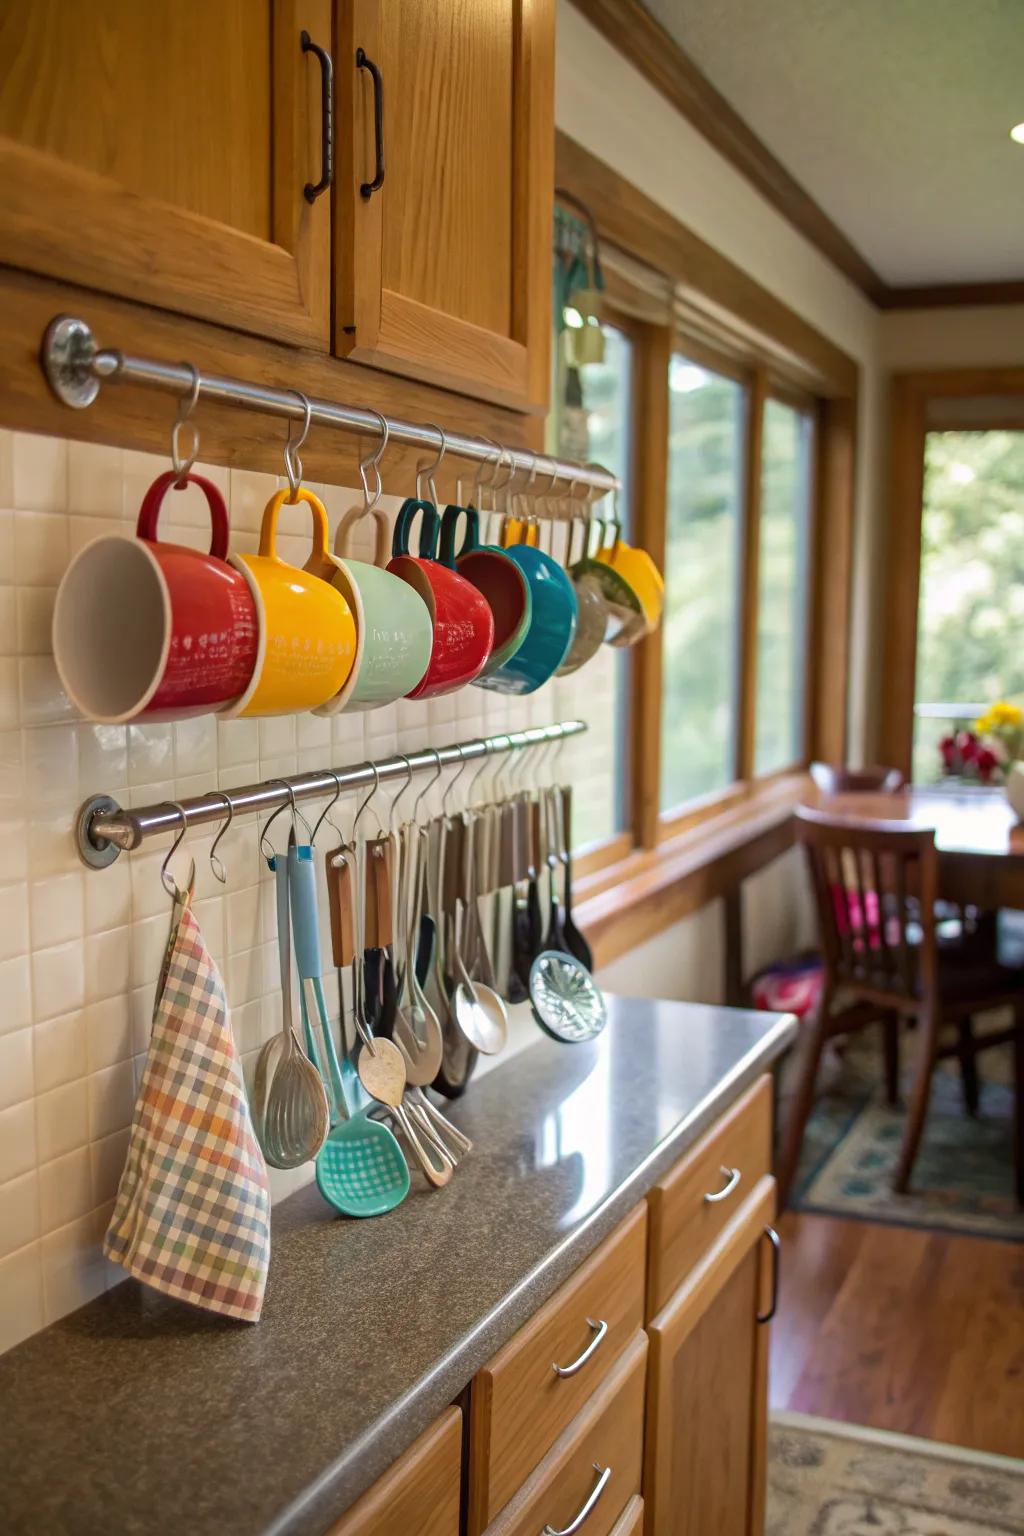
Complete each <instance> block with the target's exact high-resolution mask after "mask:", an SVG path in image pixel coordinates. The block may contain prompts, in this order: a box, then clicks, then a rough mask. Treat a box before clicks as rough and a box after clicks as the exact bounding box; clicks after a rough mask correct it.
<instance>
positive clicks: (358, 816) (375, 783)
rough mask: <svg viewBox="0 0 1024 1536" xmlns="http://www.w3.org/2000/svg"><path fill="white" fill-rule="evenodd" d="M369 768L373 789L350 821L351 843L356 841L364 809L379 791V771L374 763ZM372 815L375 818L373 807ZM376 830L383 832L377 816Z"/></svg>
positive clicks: (375, 812)
mask: <svg viewBox="0 0 1024 1536" xmlns="http://www.w3.org/2000/svg"><path fill="white" fill-rule="evenodd" d="M369 768H370V772H371V773H372V774H373V787H372V788H371V789H370V791H369V793H368V794H367V796H366V798H365V800H363V801H362V802H361V804H360V806H359V809H358V811H356V814H355V816H354V818H353V820H352V841H353V843H354V842H355V840H356V828H357V827H358V825H359V823H360V821H361V819H362V815H363V812H364V811H365V810H366V807H367V806H368V805H369V803H370V801H371V800H372V799H373V797H374V795H375V794H376V793H377V791H378V789H380V769H379V768H378V767H377V764H376V763H370V765H369ZM373 813H374V815H375V816H376V815H377V808H376V806H374V812H373ZM377 829H378V831H383V828H382V827H381V824H380V817H379V816H377Z"/></svg>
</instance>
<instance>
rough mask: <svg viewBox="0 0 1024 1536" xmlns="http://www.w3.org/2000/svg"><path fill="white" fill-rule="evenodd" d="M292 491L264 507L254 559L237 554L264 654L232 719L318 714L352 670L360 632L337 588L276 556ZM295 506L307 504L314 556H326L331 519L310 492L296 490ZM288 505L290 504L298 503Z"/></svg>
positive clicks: (236, 562)
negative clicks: (253, 604) (300, 712)
mask: <svg viewBox="0 0 1024 1536" xmlns="http://www.w3.org/2000/svg"><path fill="white" fill-rule="evenodd" d="M289 495H290V493H289V492H288V491H287V490H283V491H278V492H277V494H276V495H275V496H272V497H271V498H270V501H269V502H268V503H267V508H266V511H265V512H264V514H263V526H262V529H261V531H260V548H259V553H258V554H256V555H233V556H232V563H233V564H234V565H235V566H236V567H237V569H238V570H239V571H241V572H242V574H243V575H244V576H245V579H246V581H247V582H248V583H249V588H250V591H251V592H252V594H253V597H254V598H255V601H256V605H257V608H258V610H259V614H260V654H259V657H258V660H257V664H256V670H255V672H254V673H253V678H252V682H251V683H250V685H249V687H248V688H247V689H246V691H245V693H244V694H243V695H242V697H241V698H240V699H239V700H238V702H237V704H235V705H233V706H232V707H231V709H229V710H226V711H225V713H226V715H227V716H228V718H230V719H235V718H236V717H238V716H243V717H248V716H251V715H287V714H291V713H292V712H293V711H295V710H301V709H316V708H317V706H318V705H321V704H326V703H327V701H328V700H329V699H333V698H334V696H335V695H336V694H337V693H338V692H339V690H340V689H341V688H342V687H343V686H344V684H345V679H346V678H347V677H348V675H349V673H350V672H351V670H352V663H353V660H354V659H355V652H356V626H355V620H354V619H353V617H352V610H351V609H350V607H349V605H348V603H347V602H346V601H345V599H344V597H343V596H342V595H341V593H340V592H339V591H337V589H336V588H335V587H332V586H330V585H328V583H327V582H326V581H321V580H320V578H319V576H313V575H310V574H309V572H308V571H304V570H300V569H299V568H298V566H294V565H289V564H288V563H287V562H286V561H284V560H282V559H281V558H280V557H279V555H278V553H277V520H278V517H279V515H280V512H281V508H282V506H283V505H284V503H285V498H286V497H288V496H289ZM293 501H294V502H299V501H301V502H305V504H306V506H307V507H308V508H309V510H310V512H311V514H312V518H313V550H314V554H315V555H316V556H317V557H321V556H322V557H323V558H324V559H326V557H327V533H328V526H327V512H326V510H325V508H324V504H323V502H322V501H320V500H319V498H318V497H316V496H314V495H313V493H312V491H307V490H306V488H305V486H301V485H300V486H299V488H298V489H297V491H296V492H295V496H294V498H293ZM293 501H289V505H292V504H293Z"/></svg>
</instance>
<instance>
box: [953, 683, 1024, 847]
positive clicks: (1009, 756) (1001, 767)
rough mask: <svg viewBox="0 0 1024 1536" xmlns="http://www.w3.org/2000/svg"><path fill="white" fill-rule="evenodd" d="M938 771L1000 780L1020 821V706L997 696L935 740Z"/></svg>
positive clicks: (1023, 744)
mask: <svg viewBox="0 0 1024 1536" xmlns="http://www.w3.org/2000/svg"><path fill="white" fill-rule="evenodd" d="M939 751H940V753H941V754H942V771H943V773H945V774H950V775H956V776H957V777H958V778H962V779H969V780H974V781H975V782H977V783H979V784H1004V785H1005V786H1006V797H1007V799H1008V800H1009V802H1010V804H1011V805H1012V806H1013V809H1014V810H1015V811H1016V813H1017V816H1018V818H1019V819H1020V820H1022V821H1024V709H1021V707H1020V705H1018V704H1010V703H1009V702H1008V701H1007V700H1006V699H997V700H996V702H995V703H994V704H990V705H989V707H988V709H986V711H985V713H984V714H983V715H980V716H979V718H978V719H977V720H976V721H975V722H974V729H973V730H970V731H967V730H965V731H957V732H956V734H955V735H952V736H944V737H943V738H942V740H941V741H940V742H939Z"/></svg>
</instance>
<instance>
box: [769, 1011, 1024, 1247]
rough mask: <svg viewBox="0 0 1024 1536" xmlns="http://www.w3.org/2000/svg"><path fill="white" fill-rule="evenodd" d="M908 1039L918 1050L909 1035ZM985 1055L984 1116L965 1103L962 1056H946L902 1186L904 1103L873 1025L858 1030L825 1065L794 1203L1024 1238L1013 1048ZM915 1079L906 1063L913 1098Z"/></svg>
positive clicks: (906, 1079)
mask: <svg viewBox="0 0 1024 1536" xmlns="http://www.w3.org/2000/svg"><path fill="white" fill-rule="evenodd" d="M873 1047H874V1048H873ZM903 1048H904V1054H905V1056H907V1057H908V1058H909V1054H910V1052H909V1049H908V1041H907V1039H906V1037H905V1038H904V1042H903ZM978 1065H979V1072H980V1076H981V1095H980V1098H981V1102H980V1109H979V1113H978V1116H977V1118H975V1119H972V1118H971V1117H970V1116H969V1115H967V1114H966V1113H965V1111H964V1108H963V1099H962V1096H961V1091H960V1079H959V1071H958V1068H957V1067H956V1065H955V1064H954V1063H950V1062H943V1063H942V1065H941V1066H940V1067H939V1070H938V1071H937V1072H936V1073H935V1077H934V1080H933V1085H932V1100H931V1107H930V1109H929V1112H928V1119H927V1122H926V1124H925V1131H924V1137H923V1139H922V1142H921V1149H920V1151H919V1152H918V1155H917V1161H916V1163H915V1165H914V1174H913V1187H912V1189H911V1191H910V1192H909V1193H908V1194H906V1195H896V1194H894V1193H893V1191H892V1188H891V1180H892V1174H893V1169H894V1168H895V1165H896V1159H897V1157H898V1155H899V1149H900V1142H901V1140H902V1137H903V1125H904V1112H903V1109H902V1108H895V1109H890V1108H889V1107H888V1105H886V1103H885V1101H884V1094H883V1092H882V1089H881V1087H880V1081H881V1077H882V1065H881V1051H880V1049H879V1048H878V1047H877V1045H876V1043H875V1040H874V1031H866V1032H865V1033H864V1034H863V1035H861V1036H859V1037H857V1038H855V1039H854V1040H853V1041H851V1042H850V1043H849V1044H848V1045H847V1047H846V1049H845V1051H844V1053H843V1056H842V1058H837V1057H835V1056H832V1057H831V1058H829V1059H828V1060H827V1061H826V1064H825V1066H824V1067H823V1075H824V1091H823V1092H822V1093H821V1094H820V1096H819V1098H818V1102H817V1104H816V1106H815V1109H814V1111H813V1113H812V1115H811V1118H810V1121H809V1122H808V1126H807V1135H806V1137H805V1138H804V1145H803V1151H802V1154H801V1158H800V1166H799V1169H798V1171H797V1177H796V1180H795V1181H794V1185H793V1190H794V1193H793V1195H792V1197H791V1201H790V1203H791V1204H792V1205H793V1206H794V1207H795V1208H796V1209H798V1210H804V1211H820V1212H826V1213H828V1214H829V1215H833V1216H859V1217H864V1218H867V1219H870V1220H871V1221H888V1222H894V1223H896V1224H898V1225H902V1226H912V1227H928V1228H932V1229H935V1230H937V1231H949V1232H962V1233H974V1234H975V1235H977V1236H983V1237H994V1238H1001V1239H1003V1240H1004V1241H1009V1242H1024V1212H1022V1211H1021V1210H1020V1209H1019V1208H1018V1206H1017V1204H1016V1200H1015V1197H1014V1188H1013V1087H1012V1080H1011V1072H1012V1057H1011V1053H1010V1049H1009V1048H1008V1047H1007V1048H1006V1049H1003V1048H1002V1047H1000V1048H998V1049H995V1050H992V1051H989V1052H987V1053H986V1054H985V1055H984V1056H982V1057H981V1058H980V1060H979V1063H978ZM909 1088H910V1082H909V1076H908V1074H907V1073H904V1079H903V1085H902V1089H903V1093H902V1097H903V1102H904V1103H905V1102H906V1099H907V1095H908V1093H909ZM784 1114H785V1109H784V1108H783V1110H782V1115H784Z"/></svg>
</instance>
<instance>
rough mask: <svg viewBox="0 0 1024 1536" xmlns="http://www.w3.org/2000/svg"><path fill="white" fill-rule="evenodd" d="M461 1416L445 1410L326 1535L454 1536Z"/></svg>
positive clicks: (460, 1453) (459, 1466) (459, 1472)
mask: <svg viewBox="0 0 1024 1536" xmlns="http://www.w3.org/2000/svg"><path fill="white" fill-rule="evenodd" d="M461 1476H462V1414H461V1412H460V1411H459V1409H458V1408H448V1409H446V1410H445V1412H444V1413H442V1415H441V1417H440V1418H439V1419H435V1421H434V1423H433V1424H431V1425H430V1427H429V1428H428V1429H425V1430H424V1431H423V1433H422V1435H420V1437H419V1439H418V1440H414V1441H413V1443H412V1445H410V1447H409V1449H408V1450H407V1451H406V1452H405V1453H404V1454H403V1455H401V1456H399V1458H398V1460H397V1461H396V1462H395V1464H394V1466H393V1467H389V1468H388V1470H387V1471H386V1472H385V1473H384V1474H383V1476H381V1477H379V1478H378V1479H377V1481H376V1482H375V1483H374V1485H373V1487H372V1488H368V1489H367V1490H366V1492H365V1493H364V1494H363V1495H362V1497H361V1498H359V1499H357V1500H356V1502H355V1503H354V1504H353V1505H352V1508H351V1509H349V1510H347V1511H346V1512H345V1514H343V1515H342V1517H341V1519H340V1520H339V1521H337V1523H336V1524H334V1525H332V1526H331V1528H330V1530H329V1531H328V1532H326V1536H413V1532H415V1536H459V1493H460V1481H461Z"/></svg>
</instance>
